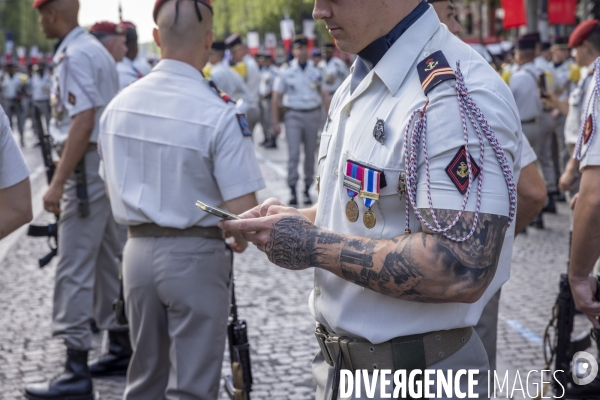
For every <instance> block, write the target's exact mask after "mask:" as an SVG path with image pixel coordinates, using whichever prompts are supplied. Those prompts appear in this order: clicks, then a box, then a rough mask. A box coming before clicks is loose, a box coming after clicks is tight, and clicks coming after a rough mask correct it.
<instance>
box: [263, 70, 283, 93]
mask: <svg viewBox="0 0 600 400" xmlns="http://www.w3.org/2000/svg"><path fill="white" fill-rule="evenodd" d="M278 74H279V69H278V68H277V67H276V66H274V65H270V66H269V67H268V68H263V69H261V70H260V95H261V97H262V96H266V95H269V94H271V92H272V91H273V84H275V78H277V75H278Z"/></svg>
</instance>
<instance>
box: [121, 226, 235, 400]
mask: <svg viewBox="0 0 600 400" xmlns="http://www.w3.org/2000/svg"><path fill="white" fill-rule="evenodd" d="M230 276H231V255H230V252H229V251H228V250H226V248H225V244H224V242H223V241H222V240H217V239H200V238H193V237H191V238H187V237H186V238H183V237H175V238H130V239H129V240H128V241H127V244H126V246H125V254H124V262H123V279H124V281H123V283H124V289H125V304H126V308H127V317H128V318H129V326H130V332H131V344H132V347H133V357H132V359H131V363H130V365H129V370H128V373H127V386H126V388H125V394H124V397H123V398H124V399H126V400H132V399H136V400H137V399H139V400H148V399H173V400H175V399H177V400H184V399H185V400H188V399H190V400H191V399H195V400H214V399H217V397H218V392H219V379H220V377H221V365H222V363H223V353H224V347H225V337H226V334H227V318H228V309H229V291H230V286H229V283H230Z"/></svg>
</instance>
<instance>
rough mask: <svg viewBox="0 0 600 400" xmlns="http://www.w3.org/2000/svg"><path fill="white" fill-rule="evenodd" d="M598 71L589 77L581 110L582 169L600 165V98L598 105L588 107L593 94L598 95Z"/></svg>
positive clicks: (580, 166)
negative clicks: (599, 136) (599, 124)
mask: <svg viewBox="0 0 600 400" xmlns="http://www.w3.org/2000/svg"><path fill="white" fill-rule="evenodd" d="M592 71H593V65H592V67H591V69H590V72H592ZM597 73H598V71H594V72H593V75H592V76H590V78H591V79H588V80H589V83H588V86H587V88H586V92H585V99H584V101H583V109H582V111H581V124H580V126H581V127H582V128H583V129H580V132H579V135H580V136H581V141H582V143H581V152H580V153H581V154H583V158H582V159H581V161H580V163H579V170H580V171H583V169H584V168H585V167H588V166H592V167H593V166H598V165H600V139H598V135H600V129H598V123H600V99H596V106H595V107H594V108H592V107H590V109H589V110H588V109H587V105H588V104H590V101H591V100H592V96H598V94H597V93H595V91H594V85H596V78H597V76H596V74H597ZM586 112H587V113H586ZM592 114H593V115H592ZM594 124H596V126H595V127H594V126H593V125H594ZM592 131H593V133H591V134H589V135H587V134H586V133H587V132H592ZM576 155H577V154H576Z"/></svg>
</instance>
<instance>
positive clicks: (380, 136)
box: [373, 118, 385, 144]
mask: <svg viewBox="0 0 600 400" xmlns="http://www.w3.org/2000/svg"><path fill="white" fill-rule="evenodd" d="M373 137H374V138H375V140H377V141H378V142H379V143H381V144H384V143H385V123H384V122H383V120H382V119H379V118H377V123H376V124H375V128H373Z"/></svg>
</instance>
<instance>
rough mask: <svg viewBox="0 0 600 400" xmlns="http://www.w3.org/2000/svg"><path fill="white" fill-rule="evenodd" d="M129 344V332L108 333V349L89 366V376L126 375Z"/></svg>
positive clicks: (129, 356) (129, 350)
mask: <svg viewBox="0 0 600 400" xmlns="http://www.w3.org/2000/svg"><path fill="white" fill-rule="evenodd" d="M132 353H133V351H132V350H131V343H130V342H129V331H121V332H117V331H108V349H107V351H106V352H105V353H104V354H103V355H101V356H100V357H98V358H97V359H96V360H94V361H92V362H91V363H90V364H89V369H90V374H91V375H92V377H94V378H97V377H100V376H115V375H121V376H125V375H127V367H129V360H131V354H132Z"/></svg>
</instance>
